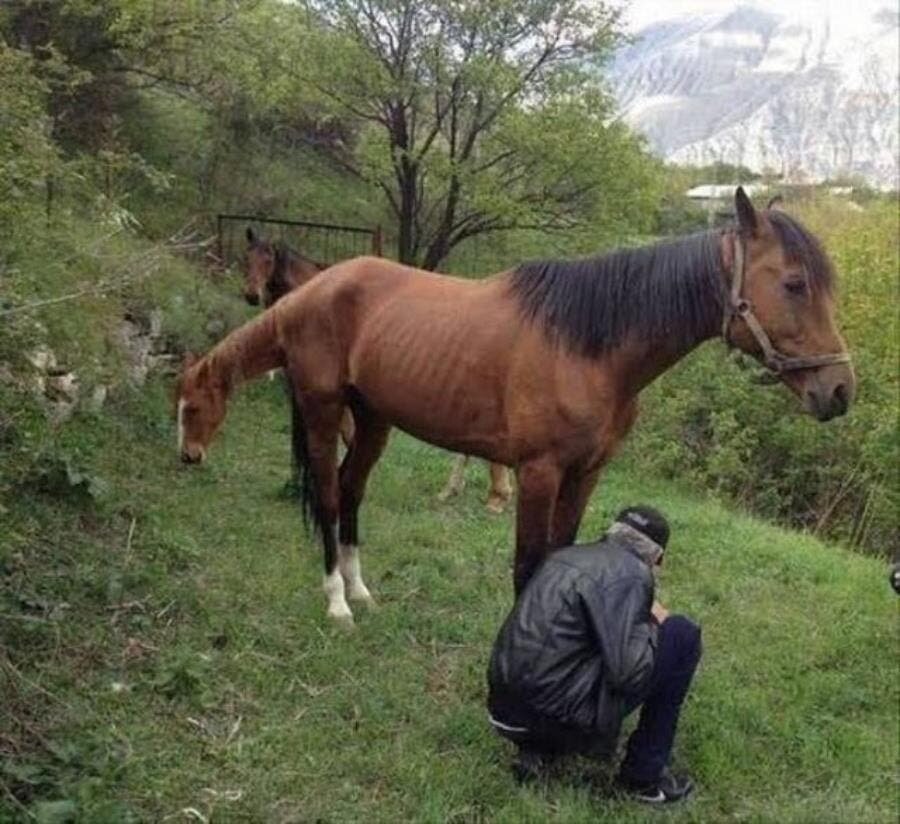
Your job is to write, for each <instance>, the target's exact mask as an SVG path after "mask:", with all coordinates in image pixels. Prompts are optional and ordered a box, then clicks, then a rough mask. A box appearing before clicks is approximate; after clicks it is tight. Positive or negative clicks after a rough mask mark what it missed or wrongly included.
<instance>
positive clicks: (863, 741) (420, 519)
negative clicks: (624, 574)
mask: <svg viewBox="0 0 900 824" xmlns="http://www.w3.org/2000/svg"><path fill="white" fill-rule="evenodd" d="M117 414H118V417H117V418H116V419H114V420H112V419H111V420H108V421H106V422H105V423H103V424H102V427H101V425H100V424H98V430H97V432H96V436H97V438H98V439H100V440H101V441H102V442H103V443H104V444H105V446H104V450H105V457H104V458H103V461H102V462H101V463H100V464H98V466H97V470H96V471H98V472H101V473H102V474H103V476H104V479H105V480H106V482H107V484H108V487H109V489H110V493H109V497H108V498H107V499H106V501H105V502H104V503H102V504H101V505H99V506H98V505H96V504H91V505H87V504H86V503H85V502H84V501H79V500H68V501H63V500H60V499H50V498H48V497H46V496H45V494H43V493H38V492H35V493H34V494H32V495H28V496H22V497H21V498H20V499H18V500H15V501H10V502H8V504H7V510H6V513H5V518H6V519H7V523H8V524H9V527H8V528H7V529H5V540H4V542H3V543H2V545H0V569H2V572H3V577H2V579H0V580H2V589H0V597H2V601H0V605H2V609H0V613H2V614H0V627H2V633H3V639H4V644H3V651H2V654H0V673H2V678H3V680H2V682H0V686H2V690H3V701H2V703H3V705H4V707H5V708H7V709H8V710H10V711H9V712H8V713H5V714H4V716H3V719H2V721H0V752H2V755H3V761H2V762H0V818H2V819H3V820H8V819H10V818H12V819H13V820H16V819H18V820H23V821H24V820H26V817H27V813H26V809H27V810H28V812H30V813H32V814H36V815H39V816H40V815H43V816H47V817H46V818H44V819H41V820H69V817H74V816H75V815H76V814H77V815H78V817H79V819H78V820H90V821H113V820H115V821H122V820H129V819H132V820H159V819H162V818H164V817H166V816H172V815H174V816H175V818H174V819H173V820H181V819H184V820H187V819H190V818H194V819H196V818H197V816H196V814H200V815H202V816H204V818H209V817H210V816H212V820H245V819H247V818H252V819H255V820H269V821H284V822H287V821H313V820H328V821H361V820H366V821H384V822H387V821H397V820H414V821H442V822H445V821H457V822H463V821H482V820H489V821H495V820H496V821H513V820H515V821H526V820H527V821H532V820H534V821H537V820H542V821H544V820H558V821H588V820H591V821H596V820H597V819H598V815H599V817H600V820H610V821H611V820H616V821H638V820H644V817H645V812H644V811H643V810H639V809H636V808H634V807H632V806H628V805H625V804H622V803H621V802H617V801H615V800H611V799H609V798H605V797H604V793H605V792H606V781H607V776H606V773H605V772H604V771H603V770H597V769H595V768H591V767H589V766H588V765H586V764H575V765H573V767H572V770H571V771H570V773H567V774H568V775H571V776H575V778H576V779H578V780H566V779H565V778H561V779H560V780H559V781H557V782H554V783H551V784H550V785H548V786H546V787H537V788H528V789H520V788H518V787H516V786H515V785H514V784H513V782H512V780H511V777H510V775H509V772H508V761H509V756H510V753H509V750H508V749H507V747H506V745H505V744H504V742H502V741H500V740H499V739H497V738H496V737H495V736H494V735H493V734H492V733H491V732H490V730H489V729H488V726H487V724H486V722H485V716H484V712H483V702H484V691H485V688H484V670H485V665H486V661H487V656H488V653H489V649H490V643H491V641H492V639H493V634H494V633H495V631H496V629H497V627H498V625H499V623H500V621H501V620H502V618H503V616H504V614H505V612H506V610H507V609H508V607H509V605H510V599H511V587H510V546H511V542H512V519H511V516H505V517H502V518H494V517H491V516H489V515H487V514H486V513H485V511H484V510H483V509H482V506H481V496H482V494H483V491H484V480H483V471H482V470H481V469H480V468H479V469H473V470H472V473H471V474H472V478H471V483H470V487H469V491H468V492H467V493H466V494H465V496H464V497H463V499H462V500H459V501H457V502H455V503H453V504H450V505H440V504H437V503H436V500H435V496H436V493H437V491H438V489H439V488H440V485H441V482H442V481H443V479H444V473H445V472H446V471H447V469H448V467H449V461H448V459H447V457H446V456H445V455H443V454H442V453H439V452H437V451H436V450H433V449H431V448H430V447H427V446H425V445H423V444H421V443H419V442H416V441H413V440H412V439H409V438H407V437H405V436H402V435H395V436H394V439H393V441H392V443H391V445H390V446H389V449H388V453H387V455H386V457H385V460H384V461H383V463H382V465H380V466H379V467H378V468H377V469H376V472H375V475H374V477H373V482H372V484H371V487H370V490H371V494H370V500H369V501H368V503H367V505H366V507H365V509H364V515H363V530H364V538H365V547H364V560H363V564H364V569H365V572H366V577H367V580H368V582H369V584H370V587H371V588H372V590H373V592H374V594H375V597H376V598H377V599H378V600H379V602H380V605H381V608H380V610H379V611H378V612H375V613H365V612H362V611H360V613H359V614H358V616H357V623H358V626H357V629H356V631H355V632H354V633H351V634H346V633H342V632H340V631H338V630H336V629H334V628H332V627H331V626H330V625H329V624H328V623H327V622H326V619H325V617H324V601H323V597H322V595H321V592H320V589H319V582H320V574H321V566H320V563H321V562H320V556H319V553H318V552H317V551H316V550H314V549H313V548H312V546H311V544H310V542H309V541H308V540H307V539H305V538H302V539H301V538H300V533H299V525H298V521H299V519H298V518H297V513H296V512H295V508H294V506H293V505H291V504H289V503H288V502H286V501H284V500H282V499H280V498H279V496H278V491H279V488H280V486H281V483H282V482H283V480H284V479H285V477H286V474H287V446H286V444H287V435H286V428H287V416H286V415H285V414H284V409H283V397H282V393H281V389H280V387H279V386H278V385H277V384H269V383H267V382H262V383H258V384H256V385H254V386H252V387H249V388H247V389H246V390H245V391H244V392H243V393H242V394H241V395H240V396H239V397H238V399H237V400H236V403H235V404H234V408H233V410H232V412H231V416H230V418H229V420H228V421H227V423H226V427H225V431H224V433H223V435H222V437H221V439H220V442H219V443H217V444H216V447H215V449H214V450H213V452H212V455H211V462H210V463H209V464H208V465H207V466H206V467H204V468H202V469H200V470H191V469H185V468H182V467H181V466H180V465H178V463H177V461H176V459H175V454H174V448H173V445H174V433H173V431H172V426H171V424H167V423H166V421H167V414H168V401H167V398H166V395H165V392H164V391H163V388H162V386H159V385H155V386H151V387H150V388H149V389H148V390H147V392H146V393H145V394H144V396H143V397H134V398H133V399H132V400H131V401H130V402H128V403H125V402H123V403H122V404H120V407H119V408H118V409H117ZM635 501H649V502H652V503H654V504H656V505H658V506H660V507H661V508H662V509H663V510H664V511H666V512H667V513H668V514H669V515H670V516H671V519H672V522H673V526H674V538H673V542H672V547H671V560H670V563H669V564H668V565H667V568H666V569H665V570H664V571H663V573H662V584H661V587H662V590H661V591H662V598H663V600H664V602H665V603H667V605H669V606H670V607H671V608H672V609H673V610H675V611H683V612H686V613H689V614H691V615H692V616H694V617H695V618H697V619H698V620H699V621H700V622H701V623H702V625H703V628H704V641H705V657H704V662H703V664H702V669H701V672H700V674H699V680H698V683H697V685H696V689H695V691H694V693H693V696H692V698H691V700H690V702H689V704H688V706H687V707H686V711H685V715H684V723H683V728H682V731H681V734H680V738H679V743H678V751H677V759H678V762H679V763H680V764H683V765H685V766H687V767H689V768H690V769H691V770H692V772H693V773H694V775H695V776H696V778H697V781H698V784H699V786H700V791H699V793H698V795H697V797H696V799H695V800H694V801H692V802H691V803H690V804H689V805H688V806H686V807H684V808H683V809H682V810H681V811H680V812H677V813H675V814H674V816H675V819H677V820H704V821H709V820H723V819H725V818H728V819H738V820H746V819H754V820H759V819H762V820H779V821H868V822H875V821H893V820H894V819H895V814H896V806H895V802H896V798H895V795H894V792H893V784H892V781H893V775H894V768H895V765H896V763H897V756H898V753H897V735H896V731H897V697H898V696H897V682H896V677H895V676H896V666H895V662H896V658H895V649H896V647H895V640H896V639H895V617H896V616H895V609H896V606H895V603H894V596H893V594H892V593H891V592H890V591H889V589H888V587H887V584H886V581H885V576H884V569H883V567H882V565H881V564H879V563H878V562H876V561H873V560H871V559H867V558H863V557H858V556H854V555H851V554H849V553H847V552H845V551H844V550H842V549H840V548H838V547H833V546H825V545H822V544H820V543H818V542H817V541H815V540H813V539H811V538H808V537H804V536H801V535H798V534H795V533H790V532H786V531H784V530H781V529H777V528H774V527H770V526H766V525H763V524H761V523H759V522H756V521H753V520H751V519H749V518H746V517H744V516H741V515H739V514H736V513H734V512H732V511H729V510H727V509H724V508H723V507H722V506H720V505H718V504H717V503H715V502H713V501H707V500H702V499H699V498H696V497H692V496H690V495H687V494H683V493H682V492H680V491H678V490H677V489H675V488H673V487H672V486H671V485H668V484H663V483H647V482H645V481H644V480H642V479H641V480H639V479H637V478H635V477H632V476H630V475H629V474H628V472H627V456H624V457H622V458H620V459H619V461H618V463H617V464H616V467H615V468H614V470H613V471H612V472H611V473H610V474H609V475H608V476H607V478H606V479H605V480H604V482H603V483H602V485H601V488H600V490H599V492H598V493H597V494H596V495H595V497H594V500H593V502H592V504H591V507H590V510H589V513H588V517H587V519H586V523H585V524H584V527H583V529H582V536H583V537H585V538H586V537H590V536H595V535H597V534H599V533H600V532H601V530H602V529H603V525H604V524H606V523H607V522H608V520H609V517H610V515H611V514H612V513H613V512H614V511H616V510H617V508H619V507H620V506H621V505H624V504H625V503H629V502H635ZM581 779H588V780H587V782H584V781H582V780H581ZM54 815H57V816H59V817H57V818H53V817H52V816H54ZM67 816H68V817H67ZM648 820H649V818H648Z"/></svg>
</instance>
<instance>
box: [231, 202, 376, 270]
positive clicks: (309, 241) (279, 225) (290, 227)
mask: <svg viewBox="0 0 900 824" xmlns="http://www.w3.org/2000/svg"><path fill="white" fill-rule="evenodd" d="M248 226H249V227H252V228H253V229H255V230H256V232H257V234H258V235H259V236H260V237H262V238H265V239H266V240H270V241H280V242H282V243H285V244H287V245H288V246H290V247H291V248H292V249H295V250H296V251H298V252H300V253H301V254H303V255H305V256H306V257H308V258H310V259H312V260H314V261H316V262H317V263H322V264H325V265H326V266H331V265H332V264H334V263H337V262H338V261H341V260H347V259H348V258H352V257H357V256H359V255H378V256H379V257H380V256H381V255H382V253H383V240H382V234H381V227H380V226H376V227H375V228H374V229H368V228H365V227H362V226H342V225H340V224H336V223H317V222H314V221H309V220H286V219H282V218H274V217H260V216H259V215H225V214H220V215H217V216H216V254H217V257H218V260H219V265H220V266H221V267H222V268H228V267H229V266H234V265H235V264H239V263H240V262H241V261H242V259H243V255H244V250H245V249H246V248H247V238H246V231H247V227H248Z"/></svg>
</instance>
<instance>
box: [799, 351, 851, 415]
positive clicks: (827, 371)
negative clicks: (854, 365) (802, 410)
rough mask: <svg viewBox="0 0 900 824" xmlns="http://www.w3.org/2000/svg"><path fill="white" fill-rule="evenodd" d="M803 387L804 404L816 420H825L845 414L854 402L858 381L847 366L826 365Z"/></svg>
mask: <svg viewBox="0 0 900 824" xmlns="http://www.w3.org/2000/svg"><path fill="white" fill-rule="evenodd" d="M818 371H819V372H821V373H824V374H820V375H814V376H812V377H811V378H810V379H809V380H808V381H807V384H806V386H805V387H804V389H803V405H804V406H805V407H806V410H807V412H809V413H810V415H812V416H813V417H814V418H815V419H816V420H818V421H821V422H823V423H824V422H825V421H830V420H831V419H832V418H838V417H840V416H841V415H845V414H846V413H847V410H848V409H849V408H850V404H851V403H852V402H853V397H854V394H855V391H856V381H855V378H854V375H853V371H852V370H851V369H850V368H849V367H846V366H843V365H842V366H832V367H825V368H823V369H821V370H818Z"/></svg>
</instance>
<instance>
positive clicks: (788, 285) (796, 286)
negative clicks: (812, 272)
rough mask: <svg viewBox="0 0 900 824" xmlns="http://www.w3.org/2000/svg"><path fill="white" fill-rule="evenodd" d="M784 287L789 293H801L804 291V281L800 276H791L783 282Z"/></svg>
mask: <svg viewBox="0 0 900 824" xmlns="http://www.w3.org/2000/svg"><path fill="white" fill-rule="evenodd" d="M784 288H785V291H786V292H787V293H788V294H789V295H802V294H804V293H805V292H806V281H805V280H803V279H802V278H791V279H790V280H786V281H785V282H784Z"/></svg>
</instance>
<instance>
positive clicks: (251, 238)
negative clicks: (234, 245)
mask: <svg viewBox="0 0 900 824" xmlns="http://www.w3.org/2000/svg"><path fill="white" fill-rule="evenodd" d="M247 243H256V230H255V229H254V228H253V227H252V226H248V227H247Z"/></svg>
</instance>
